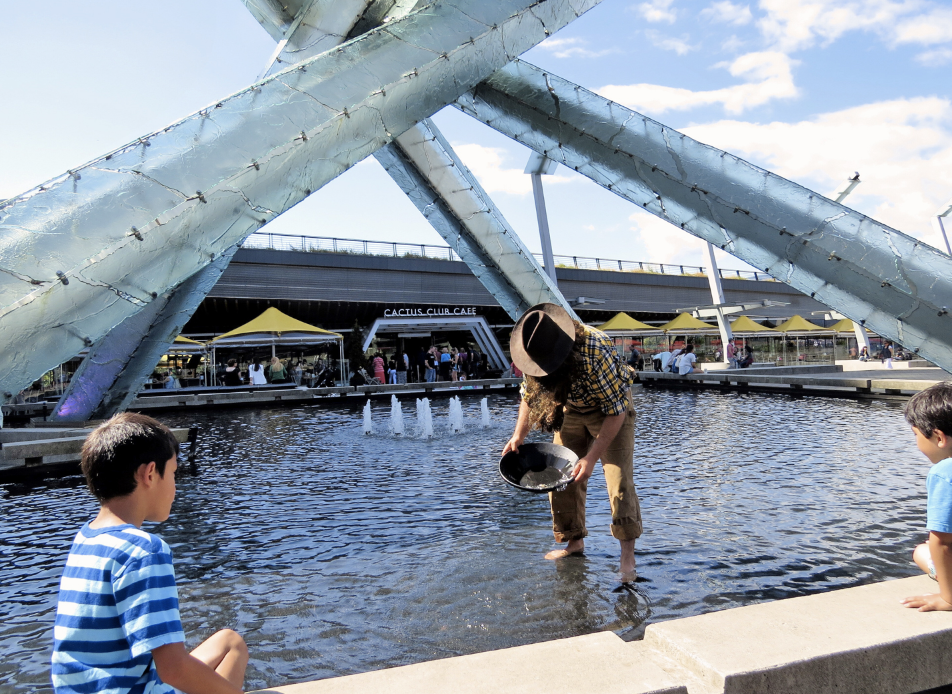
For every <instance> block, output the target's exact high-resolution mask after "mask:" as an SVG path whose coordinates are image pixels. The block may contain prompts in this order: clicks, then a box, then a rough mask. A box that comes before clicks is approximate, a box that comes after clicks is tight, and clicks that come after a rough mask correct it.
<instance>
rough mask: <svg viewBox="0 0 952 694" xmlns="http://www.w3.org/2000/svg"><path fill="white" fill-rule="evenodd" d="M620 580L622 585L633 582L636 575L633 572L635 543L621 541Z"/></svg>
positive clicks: (632, 541) (634, 571)
mask: <svg viewBox="0 0 952 694" xmlns="http://www.w3.org/2000/svg"><path fill="white" fill-rule="evenodd" d="M620 573H621V580H622V582H623V583H626V582H628V581H634V580H635V579H636V578H637V577H638V574H637V572H636V570H635V541H634V540H621V567H620Z"/></svg>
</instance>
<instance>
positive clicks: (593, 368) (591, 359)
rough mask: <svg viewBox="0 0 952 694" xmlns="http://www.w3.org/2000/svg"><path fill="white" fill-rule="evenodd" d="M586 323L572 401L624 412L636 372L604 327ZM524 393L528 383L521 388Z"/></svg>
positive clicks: (612, 412)
mask: <svg viewBox="0 0 952 694" xmlns="http://www.w3.org/2000/svg"><path fill="white" fill-rule="evenodd" d="M584 327H585V337H586V340H585V346H584V347H583V348H582V374H581V376H580V377H579V378H578V379H577V380H576V381H575V382H573V383H572V388H571V389H570V390H569V404H570V405H572V406H573V407H577V408H581V409H586V408H592V407H597V408H598V409H600V410H601V411H602V412H603V413H604V414H606V415H609V416H611V415H616V414H623V413H624V412H625V410H626V408H627V407H628V404H627V403H628V386H630V385H631V384H632V383H634V382H635V372H634V371H633V370H632V368H631V367H630V366H628V365H627V364H625V363H624V362H623V361H622V360H621V359H620V358H619V357H618V352H616V351H615V343H614V342H613V341H612V339H611V338H610V337H609V336H608V335H606V334H605V333H603V332H602V331H601V330H596V329H595V328H591V327H589V326H587V325H586V326H584ZM520 390H521V392H522V395H523V397H525V385H523V386H522V388H521V389H520Z"/></svg>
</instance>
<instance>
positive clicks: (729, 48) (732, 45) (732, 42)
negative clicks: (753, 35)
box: [721, 34, 745, 53]
mask: <svg viewBox="0 0 952 694" xmlns="http://www.w3.org/2000/svg"><path fill="white" fill-rule="evenodd" d="M744 43H745V42H744V41H743V40H741V39H739V38H738V37H737V35H736V34H731V35H730V36H729V37H728V38H727V39H725V40H724V43H722V44H721V50H722V51H724V52H726V53H736V52H737V51H738V50H740V48H741V46H743V45H744Z"/></svg>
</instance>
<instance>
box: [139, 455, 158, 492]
mask: <svg viewBox="0 0 952 694" xmlns="http://www.w3.org/2000/svg"><path fill="white" fill-rule="evenodd" d="M155 468H156V466H155V462H154V461H153V462H150V463H143V464H142V465H140V466H139V469H138V470H136V482H137V483H138V484H140V485H145V486H147V487H148V486H150V485H151V484H153V483H154V481H155V478H156V477H158V476H159V473H158V471H157V470H156V469H155Z"/></svg>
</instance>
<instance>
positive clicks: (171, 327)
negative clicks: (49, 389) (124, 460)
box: [51, 246, 238, 422]
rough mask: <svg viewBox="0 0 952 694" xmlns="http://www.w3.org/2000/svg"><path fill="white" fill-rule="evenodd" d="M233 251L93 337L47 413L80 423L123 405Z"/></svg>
mask: <svg viewBox="0 0 952 694" xmlns="http://www.w3.org/2000/svg"><path fill="white" fill-rule="evenodd" d="M237 250H238V246H232V247H231V248H229V249H228V250H226V251H225V252H224V253H222V254H221V255H220V256H219V257H218V258H216V259H215V260H213V261H212V262H211V263H210V264H209V265H206V266H205V267H204V268H203V269H201V270H199V271H198V272H196V273H195V274H194V275H192V276H191V277H189V278H188V279H187V280H185V281H184V282H182V284H180V285H179V286H178V287H176V288H175V289H173V290H172V291H170V292H167V293H166V294H164V295H162V296H160V297H158V298H157V299H155V300H154V301H153V302H152V303H151V304H149V305H148V306H146V307H145V308H144V309H142V310H141V311H139V312H138V313H134V314H133V315H131V316H129V317H128V318H126V319H125V320H124V321H122V323H120V324H119V325H117V326H116V327H114V328H113V329H112V330H110V331H109V332H108V333H106V334H105V335H104V336H103V337H101V338H99V340H98V341H97V342H96V344H94V345H93V346H92V347H90V348H89V354H87V355H86V358H85V359H83V363H82V364H80V366H79V368H78V369H77V370H76V373H75V374H73V378H72V379H70V382H69V385H68V386H67V388H66V391H65V392H64V393H63V395H62V397H60V399H59V402H58V403H57V404H56V409H54V410H53V415H52V417H51V418H52V419H54V420H60V421H65V422H82V421H87V420H90V419H103V418H106V417H111V416H112V415H113V414H115V413H116V412H122V411H123V410H125V409H126V408H127V407H128V406H129V405H130V404H131V403H132V401H133V400H134V399H135V397H136V395H137V394H138V393H139V391H140V390H142V384H143V383H145V380H146V378H148V377H149V376H150V375H151V374H152V372H153V371H154V370H155V366H156V364H158V363H159V360H160V359H161V358H162V355H163V354H165V353H166V352H167V351H168V349H169V345H171V344H172V341H173V340H175V338H176V337H177V336H178V335H179V334H180V333H181V332H182V328H183V327H184V326H185V324H186V323H187V322H188V319H189V318H191V317H192V315H193V314H194V313H195V311H196V310H197V309H198V306H199V305H200V304H201V303H202V300H203V299H204V298H205V297H206V296H208V292H210V291H211V290H212V287H214V286H215V283H216V282H217V281H218V279H219V278H220V277H221V275H222V273H223V272H224V271H225V268H227V267H228V263H230V262H231V259H232V257H233V256H234V255H235V252H236V251H237Z"/></svg>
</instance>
